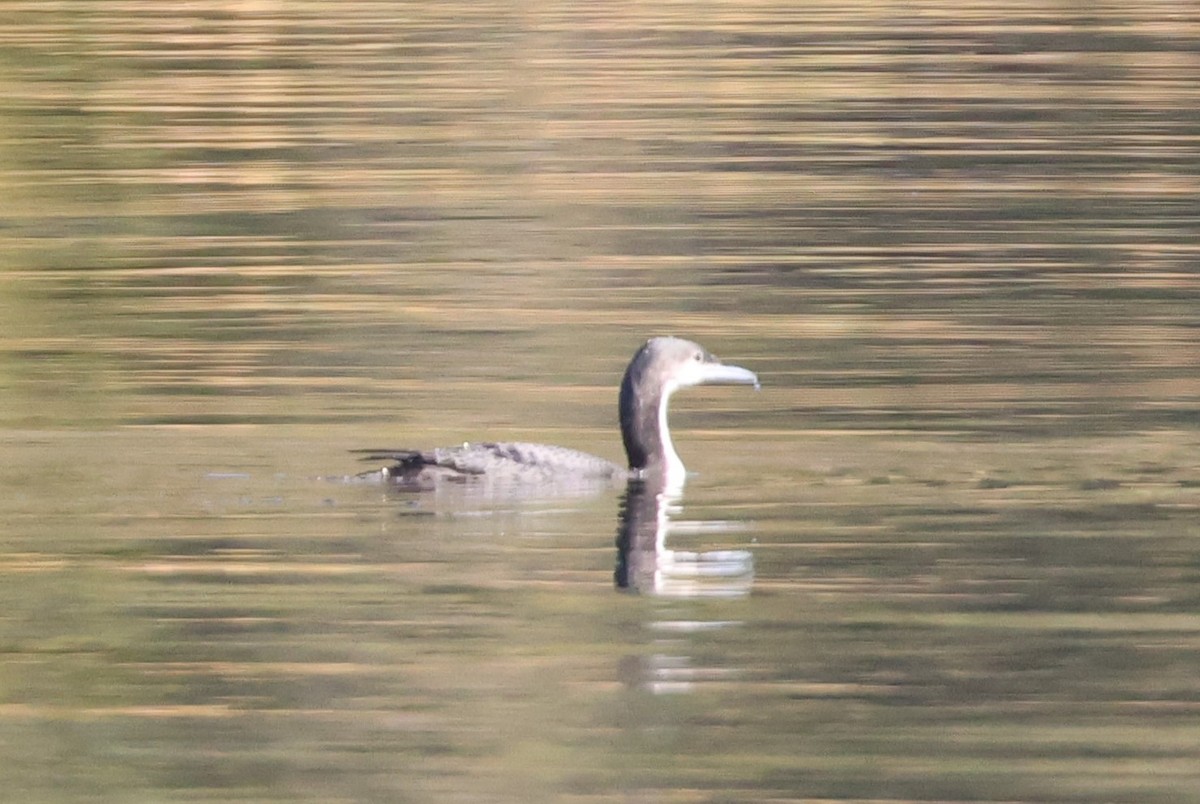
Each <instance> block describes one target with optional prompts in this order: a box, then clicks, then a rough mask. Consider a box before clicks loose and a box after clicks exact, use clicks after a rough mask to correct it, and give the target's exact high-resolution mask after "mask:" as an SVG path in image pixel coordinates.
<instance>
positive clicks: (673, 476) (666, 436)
mask: <svg viewBox="0 0 1200 804" xmlns="http://www.w3.org/2000/svg"><path fill="white" fill-rule="evenodd" d="M677 388H679V384H678V383H676V382H669V383H667V385H666V387H665V388H663V394H662V399H661V400H659V403H658V438H659V441H661V442H662V451H663V473H664V474H665V478H664V480H665V482H666V485H667V486H668V487H673V486H677V487H680V488H682V487H683V483H684V480H685V479H686V478H687V469H686V468H684V465H683V461H682V460H680V458H679V453H677V452H676V451H675V444H673V443H672V442H671V428H670V427H668V426H667V405H668V403H669V402H670V401H671V394H673V393H675V390H676V389H677Z"/></svg>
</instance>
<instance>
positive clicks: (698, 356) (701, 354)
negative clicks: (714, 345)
mask: <svg viewBox="0 0 1200 804" xmlns="http://www.w3.org/2000/svg"><path fill="white" fill-rule="evenodd" d="M695 358H696V362H697V363H699V362H700V361H702V360H704V352H696V354H695Z"/></svg>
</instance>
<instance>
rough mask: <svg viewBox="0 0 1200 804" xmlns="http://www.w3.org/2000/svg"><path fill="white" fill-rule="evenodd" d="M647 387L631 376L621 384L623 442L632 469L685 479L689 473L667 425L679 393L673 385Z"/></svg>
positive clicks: (663, 476) (649, 473)
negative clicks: (674, 393) (675, 393)
mask: <svg viewBox="0 0 1200 804" xmlns="http://www.w3.org/2000/svg"><path fill="white" fill-rule="evenodd" d="M646 385H647V384H646V383H640V382H638V378H636V377H632V376H630V375H629V374H626V376H625V379H624V380H623V381H622V382H621V395H620V414H621V438H622V439H623V440H624V442H625V455H626V456H627V457H628V458H629V468H630V469H632V470H634V471H637V472H640V473H642V474H648V475H659V476H661V477H662V478H664V479H665V478H671V479H679V478H682V477H683V476H684V473H685V471H686V470H685V469H684V467H683V461H681V460H680V459H679V455H678V453H676V452H675V445H674V444H673V443H671V430H670V427H669V426H668V424H667V404H668V402H669V400H670V398H671V392H672V391H674V390H675V389H674V387H672V386H670V385H667V386H662V385H655V386H654V387H653V388H647V387H646Z"/></svg>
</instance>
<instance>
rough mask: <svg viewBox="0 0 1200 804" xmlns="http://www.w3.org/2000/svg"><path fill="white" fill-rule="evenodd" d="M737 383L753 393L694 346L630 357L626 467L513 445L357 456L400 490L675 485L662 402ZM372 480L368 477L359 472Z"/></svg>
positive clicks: (672, 345)
mask: <svg viewBox="0 0 1200 804" xmlns="http://www.w3.org/2000/svg"><path fill="white" fill-rule="evenodd" d="M706 383H738V384H744V385H753V386H754V387H755V389H758V388H759V382H758V377H757V376H756V375H755V374H754V372H752V371H749V370H748V369H744V368H741V367H740V366H733V365H729V364H726V363H722V362H721V361H720V360H718V359H717V358H716V357H714V356H713V355H712V354H711V353H710V352H708V351H707V350H706V349H704V347H702V346H700V344H698V343H694V342H692V341H688V340H684V339H682V338H672V337H658V338H651V339H650V340H648V341H646V342H645V343H644V344H643V345H642V347H641V348H640V349H638V350H637V352H636V353H635V354H634V356H633V359H632V360H631V361H630V362H629V367H628V368H626V369H625V376H624V378H623V379H622V380H621V392H620V396H619V398H618V400H619V411H620V418H621V438H622V440H623V441H624V443H625V455H626V457H627V458H628V461H629V465H628V467H625V466H620V465H619V464H616V463H613V462H612V461H608V460H605V459H604V458H600V457H597V456H595V455H589V454H588V453H586V452H580V451H578V450H573V449H568V448H566V447H556V446H552V445H549V444H531V443H527V442H520V441H509V442H499V441H483V442H475V443H465V444H462V445H460V446H457V447H444V448H438V449H432V450H417V449H359V450H354V452H356V453H359V454H361V455H362V456H363V457H362V460H365V461H380V460H387V461H392V462H393V463H392V465H391V466H388V467H386V468H384V469H383V470H382V474H383V477H384V478H387V479H389V480H392V481H394V482H396V483H397V484H398V485H400V486H402V487H406V488H413V489H425V488H431V487H432V486H433V485H434V484H435V483H436V482H437V481H438V480H441V479H446V480H454V481H463V482H465V481H469V480H471V479H472V478H476V477H484V478H489V479H490V478H496V477H500V476H503V477H505V478H508V479H511V480H516V481H520V480H528V481H532V482H540V483H551V482H561V481H572V482H574V481H579V482H583V481H591V482H596V481H606V482H613V481H617V480H636V479H653V480H657V481H659V482H663V483H665V484H667V485H671V486H676V485H681V484H682V482H683V479H684V478H685V477H686V474H687V470H686V469H685V468H684V466H683V461H682V460H680V458H679V454H678V453H676V452H675V445H674V444H673V443H672V442H671V431H670V429H669V428H668V426H667V403H668V401H669V400H670V398H671V394H673V393H675V391H677V390H679V389H680V388H687V387H689V386H692V385H703V384H706ZM366 474H373V473H370V472H368V473H366Z"/></svg>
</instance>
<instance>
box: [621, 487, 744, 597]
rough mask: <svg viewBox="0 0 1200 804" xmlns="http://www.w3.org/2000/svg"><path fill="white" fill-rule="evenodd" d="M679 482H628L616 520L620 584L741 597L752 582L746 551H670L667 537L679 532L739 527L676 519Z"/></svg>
mask: <svg viewBox="0 0 1200 804" xmlns="http://www.w3.org/2000/svg"><path fill="white" fill-rule="evenodd" d="M682 500H683V485H682V483H679V484H677V485H675V486H667V485H665V484H662V483H655V482H653V481H652V480H646V479H638V480H631V481H629V485H628V486H627V488H626V490H625V494H624V495H623V497H622V499H621V512H620V518H619V521H618V525H617V565H616V570H615V571H614V573H613V580H614V582H615V584H616V586H617V588H619V589H627V590H629V591H634V592H642V593H648V594H654V595H661V596H664V597H740V596H742V595H746V594H748V593H749V591H750V587H751V585H752V584H753V581H754V556H753V554H751V553H750V552H749V551H748V550H709V551H705V552H693V551H685V550H672V549H671V548H670V547H668V546H667V537H668V535H670V534H671V532H672V531H674V532H676V533H677V534H679V533H685V532H695V531H697V530H703V531H705V532H710V533H711V532H720V531H731V530H740V529H741V526H740V525H738V524H736V523H726V522H712V523H706V522H694V521H687V520H683V521H676V520H675V518H676V517H678V515H679V514H680V513H682V511H683V505H682Z"/></svg>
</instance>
